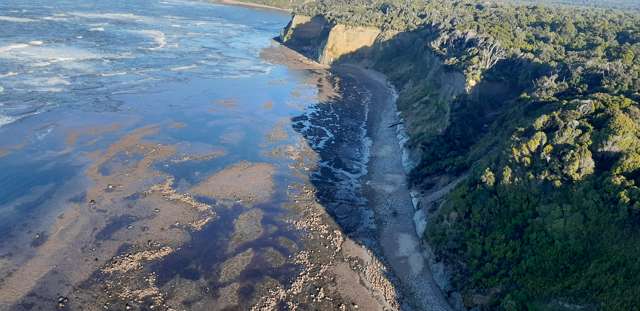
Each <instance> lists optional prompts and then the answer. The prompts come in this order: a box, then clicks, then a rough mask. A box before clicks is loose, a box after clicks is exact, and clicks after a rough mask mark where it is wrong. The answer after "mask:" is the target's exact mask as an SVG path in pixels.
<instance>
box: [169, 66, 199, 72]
mask: <svg viewBox="0 0 640 311" xmlns="http://www.w3.org/2000/svg"><path fill="white" fill-rule="evenodd" d="M194 68H198V65H189V66H179V67H173V68H170V69H169V70H171V71H185V70H189V69H194Z"/></svg>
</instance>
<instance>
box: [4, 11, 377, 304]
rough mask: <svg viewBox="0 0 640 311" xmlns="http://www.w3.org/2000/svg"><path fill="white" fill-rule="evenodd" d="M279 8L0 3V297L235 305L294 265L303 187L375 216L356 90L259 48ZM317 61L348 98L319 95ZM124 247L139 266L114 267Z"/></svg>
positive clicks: (338, 210)
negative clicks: (296, 207)
mask: <svg viewBox="0 0 640 311" xmlns="http://www.w3.org/2000/svg"><path fill="white" fill-rule="evenodd" d="M288 20H289V15H288V14H286V13H281V12H274V11H265V10H254V9H247V8H240V7H230V6H223V5H217V4H211V3H206V2H196V1H175V0H168V1H164V0H163V1H152V0H141V1H124V0H121V1H98V0H62V1H43V0H28V1H27V0H11V1H3V2H0V236H1V237H2V238H0V310H5V309H6V310H23V309H24V310H39V309H41V310H50V309H52V308H53V307H56V304H57V303H62V304H63V305H64V304H67V305H68V308H69V307H71V309H78V308H80V307H85V306H91V307H96V306H98V307H103V306H104V308H108V309H113V310H120V309H123V308H125V307H126V306H128V303H133V302H135V304H136V305H135V308H140V309H145V308H148V307H149V306H152V305H154V304H156V303H158V301H160V300H162V301H163V303H164V304H165V306H166V305H167V304H169V305H173V306H176V305H179V306H181V308H186V309H198V308H203V310H209V309H207V306H212V305H216V306H219V307H220V306H221V308H224V306H227V305H228V306H231V307H239V308H242V309H244V308H248V307H249V306H250V305H251V304H253V303H255V302H256V299H258V298H259V297H260V295H261V290H262V291H264V290H268V289H269V288H271V287H274V286H275V285H273V284H274V283H275V284H280V285H282V286H286V284H287V282H290V281H291V279H292V277H293V276H295V275H296V273H298V272H299V269H300V267H299V266H297V265H295V264H293V263H292V262H291V261H290V260H288V259H287V258H291V256H292V255H293V254H294V253H295V251H296V250H299V249H300V248H301V247H303V245H302V244H301V241H300V236H301V232H299V231H298V230H296V229H295V228H293V226H292V225H291V221H290V220H291V219H292V218H295V216H292V214H295V212H294V211H292V210H291V209H290V208H289V206H290V205H291V204H293V203H292V193H294V192H295V190H294V189H297V188H296V187H298V186H300V185H309V186H311V187H315V188H316V189H315V190H316V192H317V196H318V197H317V199H318V200H319V201H320V202H321V203H322V204H324V205H326V206H327V210H328V211H329V213H330V214H331V215H332V216H334V217H335V218H336V219H337V220H338V222H339V223H340V224H341V225H342V226H343V229H344V231H345V232H346V233H347V234H349V233H351V232H369V231H370V230H372V229H371V226H370V223H369V222H371V219H370V218H371V217H372V216H371V215H370V214H367V212H366V211H365V209H366V201H365V200H364V199H363V198H361V197H360V196H359V191H360V187H361V186H360V184H359V183H358V181H359V179H360V178H361V177H362V176H364V174H366V161H367V158H368V144H367V138H366V127H365V122H366V115H367V101H368V96H369V95H368V94H367V92H366V91H365V90H361V89H358V86H357V83H355V82H354V81H350V80H349V79H344V80H343V81H340V83H338V80H339V78H337V77H334V76H331V75H327V74H326V72H325V73H318V72H317V71H316V72H309V71H305V70H300V69H294V68H293V67H290V66H289V67H288V66H286V65H284V64H282V63H279V62H277V61H274V60H271V59H270V58H269V57H265V56H264V55H265V51H271V53H276V54H278V53H280V52H278V51H279V50H278V49H281V48H279V47H278V46H277V44H275V43H274V42H273V41H272V38H273V37H275V36H277V35H278V34H279V33H280V31H281V28H282V27H283V26H284V25H286V23H287V22H288ZM274 51H275V52H274ZM267 54H268V53H267ZM319 76H320V77H321V78H322V79H324V80H326V81H325V82H324V84H329V85H336V87H338V86H337V85H340V86H339V87H338V88H342V91H346V89H349V90H348V92H344V93H345V94H348V95H346V96H344V97H340V96H338V97H330V98H323V97H322V96H320V95H321V93H322V90H321V85H320V84H321V83H319V82H318V77H319ZM345 103H349V105H345ZM300 158H309V159H314V160H313V161H311V162H314V163H311V164H309V163H304V164H300V163H298V162H299V161H298V160H299V159H300ZM354 211H356V212H354ZM167 249H170V251H166V250H167ZM165 251H166V252H165ZM145 252H146V253H145ZM136 254H144V255H140V258H142V259H140V260H141V262H140V268H139V269H138V268H136V269H133V270H126V269H128V268H123V267H121V266H117V263H118V262H122V261H123V259H122V258H133V257H135V255H136ZM125 255H131V256H133V257H131V256H130V257H118V256H125ZM154 256H157V257H154ZM147 258H155V259H154V260H151V259H149V260H148V261H149V262H147V261H146V260H147ZM247 258H249V259H247ZM134 266H135V265H134ZM118 269H120V270H118ZM113 271H116V272H113ZM149 280H154V281H153V282H152V281H149ZM114 284H117V285H114ZM176 288H180V289H183V290H176ZM231 290H233V291H234V292H238V293H239V294H238V295H240V298H237V299H236V300H235V301H234V300H233V299H231V300H230V301H229V299H230V298H228V296H229V295H227V294H225V293H229V291H231ZM156 291H157V292H156ZM135 293H138V294H139V293H151V294H149V295H148V296H145V297H142V298H139V297H138V298H139V299H135V297H132V296H131V295H135ZM153 293H157V295H156V294H153ZM127 295H129V296H127ZM154 295H156V296H154ZM187 296H188V297H187ZM123 297H124V298H123ZM185 297H187V298H188V299H187V298H185ZM132 301H133V302H132ZM73 306H75V308H73ZM196 306H199V307H198V308H196ZM58 307H59V306H58Z"/></svg>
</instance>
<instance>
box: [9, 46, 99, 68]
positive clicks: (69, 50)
mask: <svg viewBox="0 0 640 311" xmlns="http://www.w3.org/2000/svg"><path fill="white" fill-rule="evenodd" d="M99 57H100V55H97V54H95V53H93V52H90V51H87V50H83V49H78V48H74V47H68V46H57V47H46V46H40V45H30V44H12V45H9V46H5V47H0V58H5V59H16V60H20V61H25V62H27V61H39V62H61V61H75V60H88V59H96V58H99ZM46 65H48V64H46Z"/></svg>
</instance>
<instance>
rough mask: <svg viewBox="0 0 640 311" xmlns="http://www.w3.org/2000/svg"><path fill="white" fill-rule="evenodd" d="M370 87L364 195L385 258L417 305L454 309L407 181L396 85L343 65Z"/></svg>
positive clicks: (383, 78)
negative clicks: (426, 243) (421, 228)
mask: <svg viewBox="0 0 640 311" xmlns="http://www.w3.org/2000/svg"><path fill="white" fill-rule="evenodd" d="M339 67H340V69H339V71H341V72H346V73H347V74H350V75H352V76H354V77H355V78H356V79H358V80H359V82H360V83H362V84H364V85H365V86H366V88H368V89H369V90H370V91H371V92H372V101H371V103H370V104H369V116H368V120H367V127H368V129H367V131H368V137H369V139H371V142H372V145H371V150H370V159H369V163H368V165H367V166H368V174H367V175H366V176H365V179H364V180H363V181H364V184H365V187H366V188H365V193H364V195H365V197H366V198H367V200H368V201H369V206H370V208H371V209H372V210H373V211H374V213H375V215H376V222H377V227H378V228H377V231H378V237H377V241H378V243H379V244H380V247H381V251H382V254H383V256H384V257H385V261H386V263H387V264H388V265H389V267H390V268H391V269H392V270H393V272H394V274H395V276H396V277H397V278H398V279H399V280H400V283H401V284H399V285H400V286H401V290H402V292H403V293H404V294H405V296H406V298H408V299H409V300H410V303H411V304H412V305H414V306H415V307H417V308H418V309H425V308H429V309H430V310H443V311H445V310H446V311H448V310H453V309H452V307H451V306H450V304H449V301H448V300H447V298H446V296H445V294H444V293H443V291H442V289H441V288H440V286H439V285H438V282H437V281H436V280H435V279H434V276H433V273H432V271H431V268H430V265H429V256H428V255H427V253H426V250H425V249H424V247H423V244H422V243H423V241H422V239H421V238H420V237H419V236H418V235H417V233H416V230H415V223H414V219H413V218H414V213H415V211H414V206H413V202H412V196H411V194H410V189H409V187H408V185H407V183H406V172H405V166H404V163H403V150H402V148H401V144H400V141H399V138H398V136H397V132H396V129H394V128H393V127H391V128H390V127H389V125H392V124H395V123H397V122H398V115H397V113H396V112H397V110H396V106H395V100H396V97H397V96H395V94H396V93H395V90H394V89H393V87H392V86H391V85H390V83H389V82H388V81H387V79H386V77H385V76H384V75H383V74H381V73H378V72H375V71H372V70H369V69H364V68H361V67H359V66H357V65H340V66H339Z"/></svg>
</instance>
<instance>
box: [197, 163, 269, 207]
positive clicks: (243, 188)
mask: <svg viewBox="0 0 640 311" xmlns="http://www.w3.org/2000/svg"><path fill="white" fill-rule="evenodd" d="M275 171H276V169H275V167H274V166H273V165H271V164H268V163H250V162H245V161H243V162H239V163H237V164H234V165H231V166H229V167H227V168H225V169H223V170H221V171H220V172H218V173H216V174H214V175H212V176H210V177H209V178H207V179H206V180H204V181H203V182H201V183H200V184H198V185H196V186H195V187H193V188H192V189H191V192H192V193H194V194H196V195H201V196H206V197H210V198H213V199H216V200H218V201H223V202H224V201H227V202H229V201H231V202H237V201H240V202H242V203H245V204H252V203H253V204H255V203H261V202H265V201H267V200H268V199H269V198H270V197H271V195H272V194H273V192H274V188H275V186H274V181H273V175H274V174H275Z"/></svg>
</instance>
